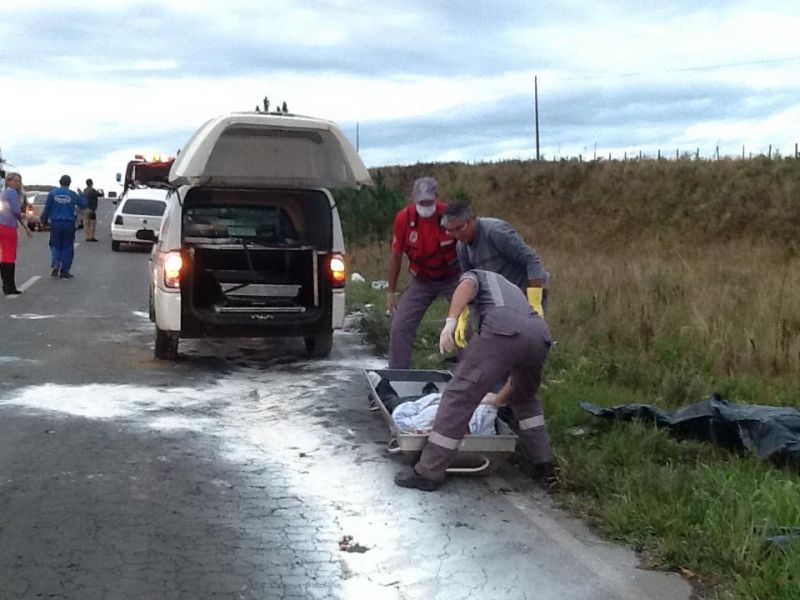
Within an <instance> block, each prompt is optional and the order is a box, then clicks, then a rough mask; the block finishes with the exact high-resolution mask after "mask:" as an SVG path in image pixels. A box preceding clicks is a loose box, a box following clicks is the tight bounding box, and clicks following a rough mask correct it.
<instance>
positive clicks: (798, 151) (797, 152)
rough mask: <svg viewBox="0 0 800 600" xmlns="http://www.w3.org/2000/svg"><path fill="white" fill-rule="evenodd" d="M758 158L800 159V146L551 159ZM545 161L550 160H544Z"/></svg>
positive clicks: (554, 159) (555, 158)
mask: <svg viewBox="0 0 800 600" xmlns="http://www.w3.org/2000/svg"><path fill="white" fill-rule="evenodd" d="M757 158H761V159H763V158H767V159H770V160H772V159H784V158H800V144H798V143H797V142H796V143H795V145H794V149H793V150H790V151H789V152H788V153H786V154H783V153H781V151H780V149H779V148H777V147H774V148H773V146H772V144H769V147H768V149H767V151H766V152H764V151H757V152H752V151H748V150H747V147H746V146H744V145H743V146H742V151H741V152H740V153H737V154H720V147H719V146H716V148H715V149H714V151H713V152H711V153H708V152H706V153H701V151H700V148H695V149H693V150H681V149H680V148H676V149H675V152H674V153H673V152H672V151H668V152H662V151H661V149H658V150H656V151H655V152H654V153H653V152H646V151H644V150H637V151H632V152H629V151H627V150H623V151H621V152H620V151H618V152H617V153H616V154H615V153H614V152H608V153H607V154H606V153H601V152H598V151H597V150H595V151H593V152H592V153H591V154H589V153H580V154H577V155H564V156H562V155H561V153H560V152H559V153H558V154H554V155H553V157H552V158H551V159H550V160H551V161H552V162H558V161H560V160H577V161H579V162H583V161H584V160H585V161H598V160H752V159H757ZM543 160H548V159H546V158H543Z"/></svg>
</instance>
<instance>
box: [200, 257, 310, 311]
mask: <svg viewBox="0 0 800 600" xmlns="http://www.w3.org/2000/svg"><path fill="white" fill-rule="evenodd" d="M189 255H190V257H191V261H192V268H191V273H192V274H191V277H190V281H191V284H190V285H191V291H190V294H189V298H190V302H191V304H192V306H193V307H194V308H195V309H199V310H204V309H205V310H213V311H214V312H216V313H303V312H305V311H306V310H307V309H309V308H311V307H314V306H317V305H318V304H319V300H318V296H319V292H318V289H317V282H316V273H317V265H316V262H317V256H316V253H315V252H314V249H313V248H310V247H301V248H291V249H272V248H248V246H247V245H246V244H244V243H243V244H241V245H238V246H237V245H228V244H225V245H198V246H193V247H192V248H191V249H190V252H189Z"/></svg>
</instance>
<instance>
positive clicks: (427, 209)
mask: <svg viewBox="0 0 800 600" xmlns="http://www.w3.org/2000/svg"><path fill="white" fill-rule="evenodd" d="M435 212H436V205H435V204H431V205H430V206H420V205H419V204H417V214H418V215H419V216H420V217H422V218H423V219H427V218H428V217H432V216H433V213H435Z"/></svg>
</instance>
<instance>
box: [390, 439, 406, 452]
mask: <svg viewBox="0 0 800 600" xmlns="http://www.w3.org/2000/svg"><path fill="white" fill-rule="evenodd" d="M386 451H387V452H388V453H389V454H400V453H401V452H402V451H403V450H402V449H401V448H400V442H399V441H398V440H397V438H395V437H393V438H392V439H390V440H389V443H388V444H386Z"/></svg>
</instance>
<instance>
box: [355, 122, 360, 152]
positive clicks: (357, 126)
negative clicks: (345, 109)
mask: <svg viewBox="0 0 800 600" xmlns="http://www.w3.org/2000/svg"><path fill="white" fill-rule="evenodd" d="M359 144H360V139H359V123H358V121H356V152H358V147H359Z"/></svg>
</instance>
